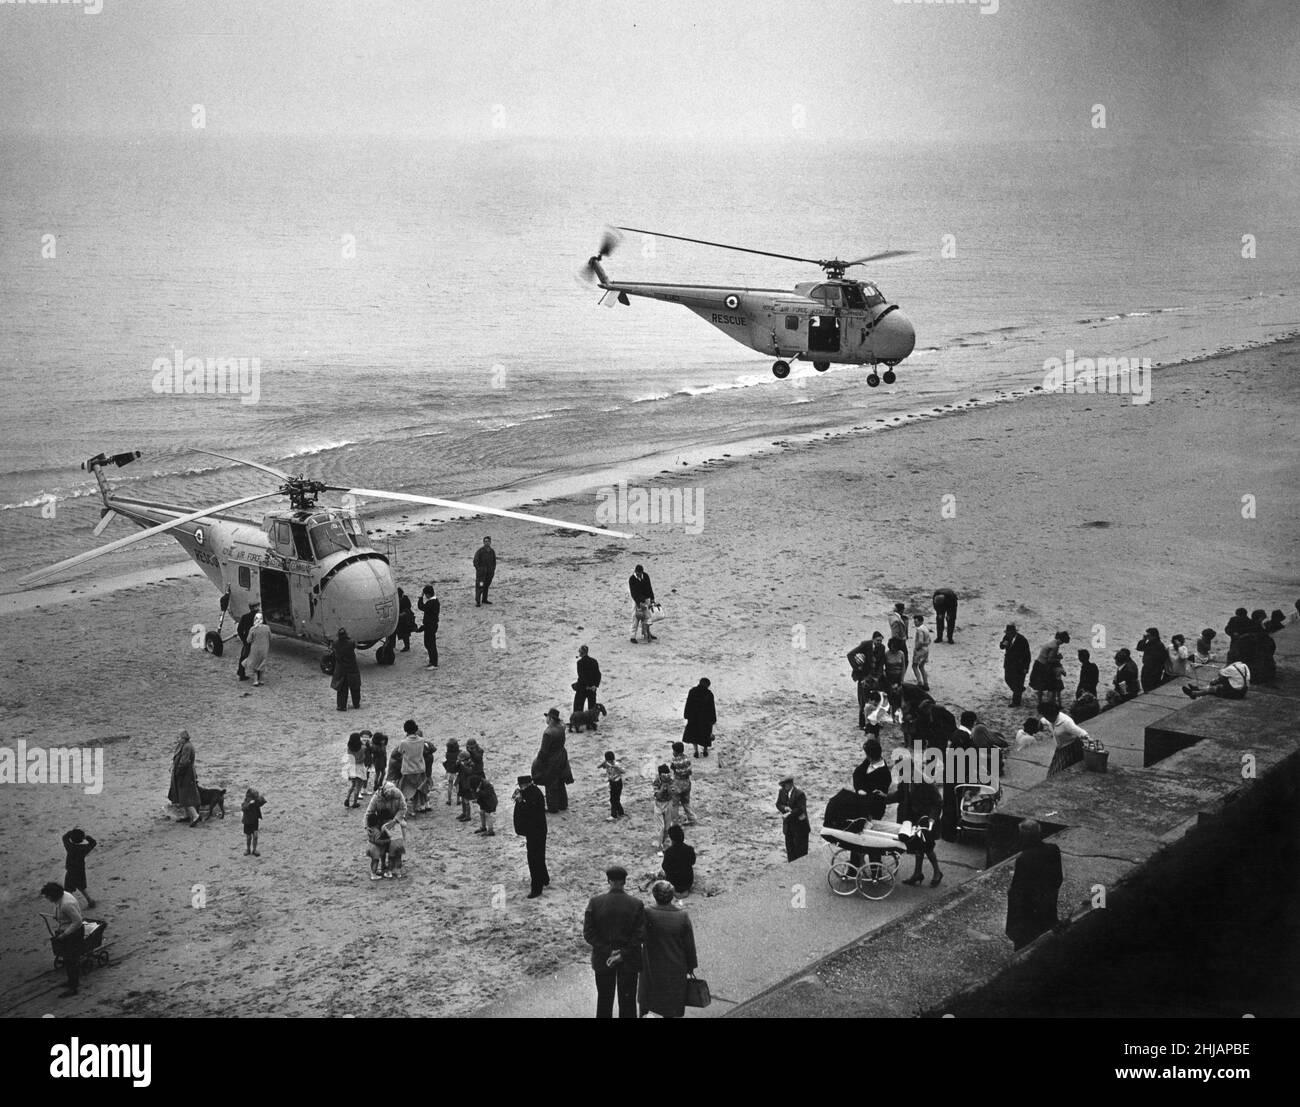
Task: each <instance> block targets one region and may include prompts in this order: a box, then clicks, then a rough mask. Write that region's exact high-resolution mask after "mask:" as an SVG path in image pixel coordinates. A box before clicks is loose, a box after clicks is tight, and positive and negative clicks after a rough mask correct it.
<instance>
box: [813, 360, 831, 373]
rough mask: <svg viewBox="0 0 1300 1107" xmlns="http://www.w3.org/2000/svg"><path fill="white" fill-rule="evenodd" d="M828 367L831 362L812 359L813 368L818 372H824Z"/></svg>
mask: <svg viewBox="0 0 1300 1107" xmlns="http://www.w3.org/2000/svg"><path fill="white" fill-rule="evenodd" d="M830 367H831V363H830V362H829V361H814V362H813V368H814V369H816V370H817V372H819V373H824V372H826V370H827V369H829V368H830Z"/></svg>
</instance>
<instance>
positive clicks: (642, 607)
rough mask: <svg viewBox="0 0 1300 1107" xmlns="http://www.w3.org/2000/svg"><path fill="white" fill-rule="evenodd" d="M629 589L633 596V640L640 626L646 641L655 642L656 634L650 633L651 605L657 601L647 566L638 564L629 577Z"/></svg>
mask: <svg viewBox="0 0 1300 1107" xmlns="http://www.w3.org/2000/svg"><path fill="white" fill-rule="evenodd" d="M627 590H628V592H629V594H630V595H631V596H632V604H633V608H634V610H633V614H632V641H633V642H635V641H636V632H637V628H638V627H640V628H641V630H642V633H643V634H644V636H645V641H647V642H653V641H654V640H655V636H654V635H653V634H651V633H650V607H651V605H652V604H653V603H654V602H655V589H654V585H653V584H651V583H650V574H649V573H647V572H646V571H645V567H644V566H642V565H638V566H637V567H636V568H635V569H634V570H633V571H632V575H631V576H630V577H628V578H627Z"/></svg>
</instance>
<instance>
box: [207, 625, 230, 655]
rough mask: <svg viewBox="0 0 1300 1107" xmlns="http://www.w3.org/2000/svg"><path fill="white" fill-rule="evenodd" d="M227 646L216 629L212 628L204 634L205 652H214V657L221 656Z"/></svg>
mask: <svg viewBox="0 0 1300 1107" xmlns="http://www.w3.org/2000/svg"><path fill="white" fill-rule="evenodd" d="M225 648H226V643H225V642H223V641H222V639H221V635H220V634H218V633H217V632H216V631H215V630H210V631H208V633H207V634H205V635H204V636H203V649H204V652H206V653H210V654H212V656H213V657H220V656H221V655H222V653H223V652H224V651H225Z"/></svg>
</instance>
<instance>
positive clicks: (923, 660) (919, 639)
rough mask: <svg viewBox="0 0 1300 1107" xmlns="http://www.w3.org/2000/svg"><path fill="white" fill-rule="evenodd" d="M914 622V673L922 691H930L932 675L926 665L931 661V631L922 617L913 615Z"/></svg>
mask: <svg viewBox="0 0 1300 1107" xmlns="http://www.w3.org/2000/svg"><path fill="white" fill-rule="evenodd" d="M912 622H913V623H915V624H916V639H915V640H914V641H913V643H912V672H913V673H915V674H916V682H917V684H919V685H920V686H921V688H922V690H924V691H926V692H928V691H929V690H930V674H929V673H928V672H926V668H925V667H926V665H927V664H929V661H930V642H931V641H932V639H931V637H930V631H929V629H928V628H927V627H926V625H925V619H924V618H923V617H922V616H921V615H913V616H912Z"/></svg>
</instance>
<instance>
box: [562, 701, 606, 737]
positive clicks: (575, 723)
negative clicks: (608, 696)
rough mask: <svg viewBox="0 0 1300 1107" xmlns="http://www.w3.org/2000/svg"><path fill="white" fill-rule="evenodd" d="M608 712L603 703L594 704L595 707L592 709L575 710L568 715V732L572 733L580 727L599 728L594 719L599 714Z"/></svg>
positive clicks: (586, 728)
mask: <svg viewBox="0 0 1300 1107" xmlns="http://www.w3.org/2000/svg"><path fill="white" fill-rule="evenodd" d="M608 714H609V712H608V711H606V710H605V705H604V704H603V703H598V704H596V707H595V709H594V710H592V711H575V712H573V714H571V715H570V716H569V733H570V734H574V733H576V732H577V731H578V730H580V729H581V730H599V729H600V727H598V726H597V725H596V720H597V719H598V718H600V716H601V715H608Z"/></svg>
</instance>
